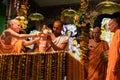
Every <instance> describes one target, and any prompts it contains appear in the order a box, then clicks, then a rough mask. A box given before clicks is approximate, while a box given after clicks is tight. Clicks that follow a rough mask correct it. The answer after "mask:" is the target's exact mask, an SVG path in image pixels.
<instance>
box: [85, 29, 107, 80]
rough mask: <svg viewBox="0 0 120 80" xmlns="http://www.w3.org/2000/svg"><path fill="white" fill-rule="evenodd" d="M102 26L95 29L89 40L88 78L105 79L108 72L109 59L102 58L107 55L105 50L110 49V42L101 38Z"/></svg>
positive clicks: (92, 79) (93, 79)
mask: <svg viewBox="0 0 120 80" xmlns="http://www.w3.org/2000/svg"><path fill="white" fill-rule="evenodd" d="M100 34H101V31H100V28H99V27H95V28H94V29H93V39H90V40H89V45H88V47H89V49H90V52H89V57H88V59H89V61H88V77H87V80H105V78H106V72H107V60H105V58H101V56H102V57H103V56H105V54H106V53H105V51H107V50H108V49H109V46H108V43H107V42H106V41H104V40H101V39H100Z"/></svg>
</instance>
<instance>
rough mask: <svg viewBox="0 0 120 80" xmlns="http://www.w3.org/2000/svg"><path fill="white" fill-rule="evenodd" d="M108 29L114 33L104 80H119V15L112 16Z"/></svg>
mask: <svg viewBox="0 0 120 80" xmlns="http://www.w3.org/2000/svg"><path fill="white" fill-rule="evenodd" d="M108 29H109V30H110V31H111V32H114V35H113V37H112V41H111V44H110V49H109V53H108V68H107V77H106V80H120V13H118V12H116V13H114V14H113V16H112V18H111V20H110V21H109V23H108Z"/></svg>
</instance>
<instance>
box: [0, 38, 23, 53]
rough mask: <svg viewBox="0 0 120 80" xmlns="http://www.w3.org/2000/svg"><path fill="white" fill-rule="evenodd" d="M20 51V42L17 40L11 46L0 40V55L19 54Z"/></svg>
mask: <svg viewBox="0 0 120 80" xmlns="http://www.w3.org/2000/svg"><path fill="white" fill-rule="evenodd" d="M13 40H14V39H13ZM21 49H22V40H17V41H16V42H15V43H14V44H13V45H6V44H4V43H3V41H2V40H1V38H0V54H10V53H13V54H16V53H21Z"/></svg>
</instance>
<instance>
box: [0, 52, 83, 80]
mask: <svg viewBox="0 0 120 80" xmlns="http://www.w3.org/2000/svg"><path fill="white" fill-rule="evenodd" d="M0 71H1V73H0V79H1V80H85V79H84V69H83V66H82V64H81V63H80V62H79V61H78V60H76V59H74V58H73V57H71V56H70V55H69V54H68V53H67V52H54V53H24V54H16V55H15V54H1V55H0Z"/></svg>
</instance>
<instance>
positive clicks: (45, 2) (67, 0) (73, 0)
mask: <svg viewBox="0 0 120 80" xmlns="http://www.w3.org/2000/svg"><path fill="white" fill-rule="evenodd" d="M34 1H35V3H36V4H38V5H39V6H40V7H44V6H57V5H67V4H79V3H80V0H34Z"/></svg>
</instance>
